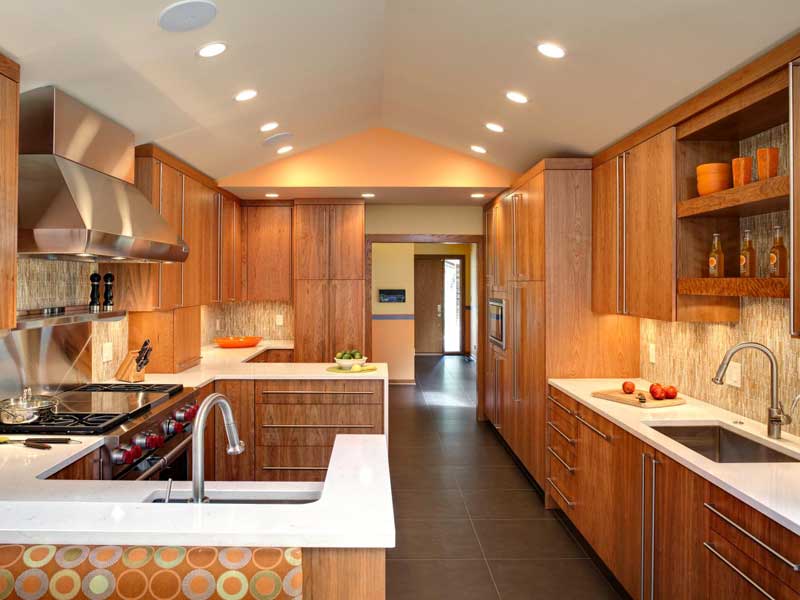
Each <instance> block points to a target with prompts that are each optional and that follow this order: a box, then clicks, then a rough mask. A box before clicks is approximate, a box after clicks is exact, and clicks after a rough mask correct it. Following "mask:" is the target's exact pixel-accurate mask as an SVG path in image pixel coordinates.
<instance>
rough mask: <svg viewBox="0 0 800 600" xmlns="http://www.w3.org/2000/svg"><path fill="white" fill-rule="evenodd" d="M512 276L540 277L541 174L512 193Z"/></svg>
mask: <svg viewBox="0 0 800 600" xmlns="http://www.w3.org/2000/svg"><path fill="white" fill-rule="evenodd" d="M512 210H513V211H514V212H513V219H512V221H513V223H512V225H513V236H512V238H513V246H514V260H513V263H514V264H513V267H514V268H513V278H514V279H515V280H516V281H542V280H543V279H544V218H545V215H544V173H542V174H539V175H537V176H536V177H534V178H533V179H531V180H530V181H529V182H528V183H526V184H525V185H523V186H522V187H521V188H519V189H518V190H516V191H515V192H514V194H513V206H512Z"/></svg>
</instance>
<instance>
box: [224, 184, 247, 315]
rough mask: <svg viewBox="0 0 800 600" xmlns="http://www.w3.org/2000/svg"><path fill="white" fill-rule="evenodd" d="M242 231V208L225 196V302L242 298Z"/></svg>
mask: <svg viewBox="0 0 800 600" xmlns="http://www.w3.org/2000/svg"><path fill="white" fill-rule="evenodd" d="M242 230H243V225H242V207H241V206H239V203H238V202H237V201H236V200H234V199H233V198H230V197H228V196H223V197H222V226H221V239H220V244H221V247H222V250H221V254H222V260H221V261H220V270H221V273H220V279H221V285H222V301H223V302H236V301H237V300H239V299H240V298H241V297H242V285H243V284H242V281H243V277H242Z"/></svg>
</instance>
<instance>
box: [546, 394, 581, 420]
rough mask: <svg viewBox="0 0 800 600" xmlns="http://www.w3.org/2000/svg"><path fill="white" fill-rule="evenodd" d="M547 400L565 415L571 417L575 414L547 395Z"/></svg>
mask: <svg viewBox="0 0 800 600" xmlns="http://www.w3.org/2000/svg"><path fill="white" fill-rule="evenodd" d="M547 399H548V400H550V402H552V403H553V404H555V405H556V406H557V407H558V408H560V409H561V410H563V411H564V412H565V413H567V414H568V415H570V416H572V415H574V414H575V413H574V412H572V411H571V410H570V409H569V408H567V407H566V406H564V405H563V404H561V402H559V401H558V400H556V399H555V398H553V397H552V396H551V395H550V394H547Z"/></svg>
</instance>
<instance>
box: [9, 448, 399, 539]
mask: <svg viewBox="0 0 800 600" xmlns="http://www.w3.org/2000/svg"><path fill="white" fill-rule="evenodd" d="M12 437H17V438H20V437H34V436H12ZM81 440H82V442H83V443H82V444H81V445H80V446H76V445H69V446H62V445H53V448H52V450H48V451H44V450H35V449H31V448H25V447H24V446H21V445H19V444H13V445H8V444H7V445H2V446H0V543H21V544H27V543H50V544H68V543H74V544H101V545H102V544H122V545H130V544H148V545H200V546H229V545H237V546H239V545H241V546H277V547H296V546H299V547H306V548H308V547H327V548H391V547H394V545H395V530H394V511H393V508H392V493H391V486H390V480H389V461H388V453H387V447H386V437H385V436H382V435H339V436H337V438H336V442H335V444H334V447H333V454H332V456H331V461H330V464H329V469H328V474H327V477H326V479H325V482H324V484H321V483H279V482H207V484H206V495H208V496H209V497H211V498H216V497H224V496H234V497H243V496H244V497H248V498H250V497H252V498H255V497H262V498H263V497H266V496H268V497H271V498H303V497H315V495H316V494H319V492H320V491H321V494H322V495H321V497H320V498H319V500H317V501H315V502H311V503H309V504H297V505H286V504H272V505H269V504H188V503H182V502H181V503H174V504H173V503H170V504H154V503H150V502H146V500H147V499H149V498H153V497H161V496H163V494H164V492H165V489H166V484H165V482H159V481H142V482H136V481H62V480H45V478H46V477H47V476H48V475H51V474H52V473H55V472H56V471H58V470H59V469H60V468H62V467H63V466H66V465H67V464H69V463H71V462H73V461H74V460H75V458H76V457H77V456H82V455H84V454H87V453H88V452H90V451H91V450H93V449H95V448H97V447H99V446H100V445H101V444H102V443H103V440H102V438H99V437H88V436H85V437H81ZM190 493H191V482H176V483H175V484H174V486H173V490H172V497H173V498H177V499H180V498H185V497H188V495H190Z"/></svg>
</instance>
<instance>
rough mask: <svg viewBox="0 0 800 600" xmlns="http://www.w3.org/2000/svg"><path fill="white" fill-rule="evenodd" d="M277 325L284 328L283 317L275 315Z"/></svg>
mask: <svg viewBox="0 0 800 600" xmlns="http://www.w3.org/2000/svg"><path fill="white" fill-rule="evenodd" d="M275 325H277V326H278V327H283V315H275Z"/></svg>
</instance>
